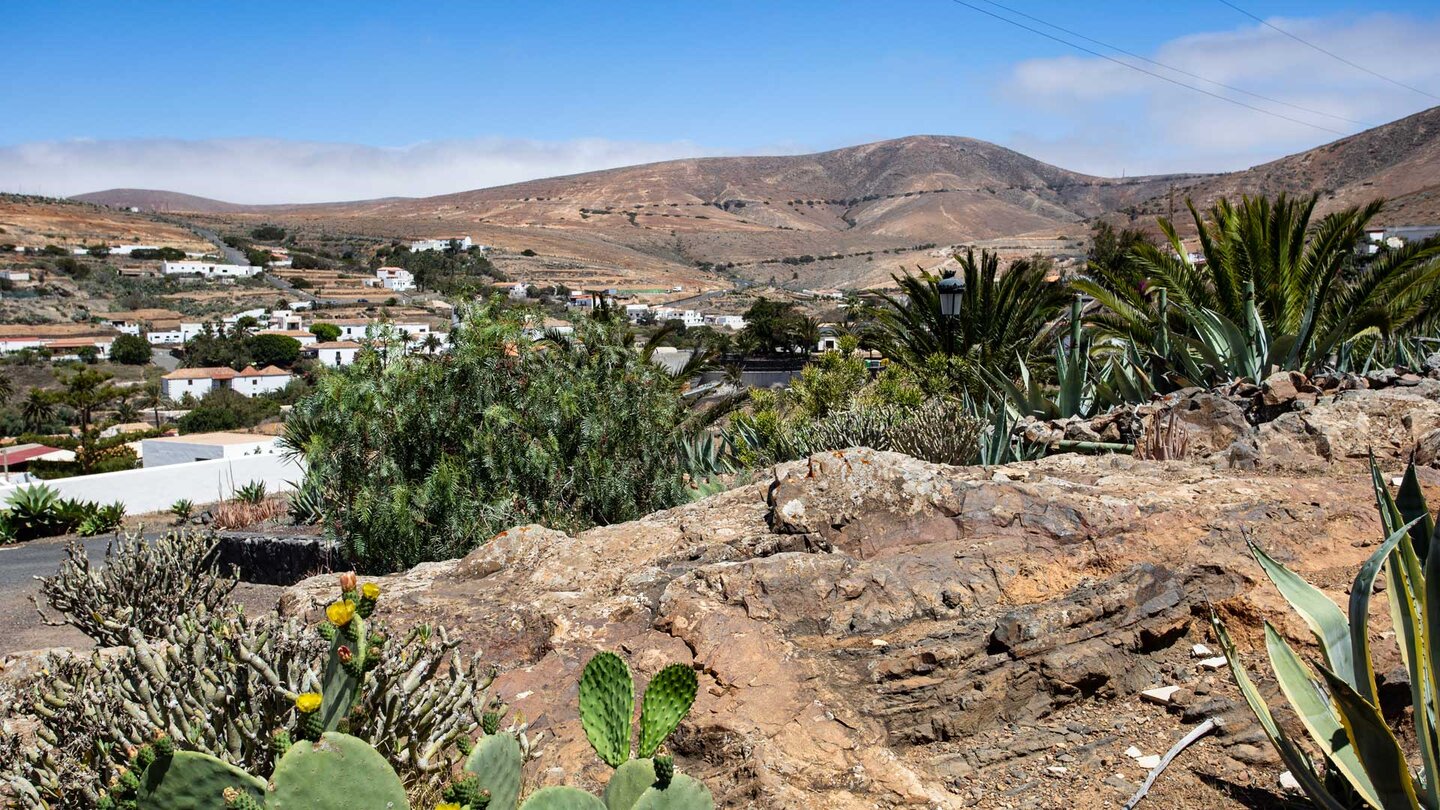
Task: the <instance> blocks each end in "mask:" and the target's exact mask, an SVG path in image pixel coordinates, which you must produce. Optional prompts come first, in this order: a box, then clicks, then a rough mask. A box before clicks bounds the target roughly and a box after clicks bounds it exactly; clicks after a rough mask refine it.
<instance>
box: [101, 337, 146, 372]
mask: <svg viewBox="0 0 1440 810" xmlns="http://www.w3.org/2000/svg"><path fill="white" fill-rule="evenodd" d="M110 361H111V362H112V363H123V364H125V365H127V366H143V365H145V364H146V363H148V362H150V342H149V341H147V340H146V339H145V338H142V337H140V336H139V335H121V336H119V337H117V338H115V342H114V343H112V344H110Z"/></svg>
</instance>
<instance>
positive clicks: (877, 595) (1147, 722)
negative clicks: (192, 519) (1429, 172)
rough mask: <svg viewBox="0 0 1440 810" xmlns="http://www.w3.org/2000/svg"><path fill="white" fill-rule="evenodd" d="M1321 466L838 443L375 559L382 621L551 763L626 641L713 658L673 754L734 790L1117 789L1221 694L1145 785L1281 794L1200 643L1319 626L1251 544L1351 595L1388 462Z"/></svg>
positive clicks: (309, 595)
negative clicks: (700, 488) (432, 548)
mask: <svg viewBox="0 0 1440 810" xmlns="http://www.w3.org/2000/svg"><path fill="white" fill-rule="evenodd" d="M1422 399H1423V398H1422ZM1427 402H1428V400H1427ZM1412 404H1413V403H1412ZM1429 405H1431V406H1433V405H1434V403H1433V402H1429ZM1407 407H1408V406H1407ZM1411 410H1413V411H1415V412H1416V413H1417V414H1420V416H1417V417H1416V418H1425V419H1429V418H1431V417H1432V416H1434V414H1432V413H1431V410H1430V409H1428V408H1427V406H1426V405H1424V404H1414V407H1413V408H1411ZM1426 414H1429V415H1426ZM1396 418H1402V417H1399V416H1397V417H1396ZM1391 426H1392V423H1391V422H1389V421H1387V422H1386V423H1385V425H1384V426H1379V427H1377V428H1376V429H1377V430H1383V431H1388V430H1389V429H1390V427H1391ZM1412 432H1414V431H1413V430H1412ZM1305 435H1310V433H1305ZM1352 438H1355V439H1356V440H1363V439H1364V438H1365V436H1363V435H1361V436H1358V437H1352ZM1372 441H1378V439H1372ZM1307 446H1308V445H1307ZM1347 447H1348V445H1347ZM1217 449H1218V448H1217ZM1335 455H1337V456H1339V457H1344V458H1348V457H1349V455H1350V453H1349V452H1348V451H1345V452H1342V453H1338V454H1335ZM1307 466H1308V468H1307ZM1307 466H1302V467H1300V468H1296V470H1295V471H1291V472H1276V471H1274V470H1268V471H1267V470H1259V471H1248V470H1232V469H1229V468H1228V467H1226V466H1225V465H1216V464H1210V463H1186V462H1147V461H1137V460H1135V459H1133V458H1130V457H1128V456H1102V457H1086V456H1075V455H1067V456H1057V457H1051V458H1049V459H1046V460H1042V461H1038V462H1029V463H1025V464H1017V465H1012V466H1007V467H1000V468H990V469H988V470H987V469H982V468H977V467H972V468H955V467H944V466H937V465H931V464H926V463H923V462H919V461H916V460H914V459H911V458H908V457H905V456H900V455H895V454H890V453H881V452H875V451H871V450H867V449H856V450H849V451H843V452H836V453H827V454H821V455H817V456H814V457H812V458H810V459H807V460H803V461H799V462H794V463H790V464H785V465H782V466H780V467H778V468H777V469H776V470H774V472H773V474H772V475H769V476H766V477H765V478H764V480H761V481H759V482H757V483H754V484H751V485H748V486H743V487H740V488H738V489H735V490H732V491H730V492H727V493H724V494H721V495H717V496H715V497H712V498H708V499H706V500H703V501H700V502H697V503H694V504H691V505H688V506H684V507H680V508H677V509H673V510H669V511H665V512H659V513H656V514H653V515H650V516H648V517H646V518H643V519H641V520H638V521H634V522H631V523H626V524H621V525H616V526H609V527H602V528H596V529H592V530H590V531H586V532H582V533H580V534H578V535H576V536H573V537H572V536H567V535H565V534H562V533H559V532H555V531H551V530H548V529H544V528H541V527H537V526H527V527H520V528H517V529H513V530H511V531H508V532H504V533H502V534H501V535H499V536H497V537H496V538H494V539H493V540H492V541H491V542H490V543H489V544H487V545H486V546H484V547H482V548H480V549H478V550H477V551H475V552H474V553H472V554H471V555H469V556H468V557H466V558H464V559H462V560H456V561H451V562H443V563H431V564H426V565H422V566H420V567H418V568H416V569H413V570H412V571H410V572H407V573H404V574H400V575H396V576H392V577H387V578H384V579H383V580H382V585H383V586H384V587H385V588H386V591H387V597H386V599H385V602H384V604H385V609H386V611H388V615H387V616H386V618H388V619H389V620H390V621H391V622H392V623H395V624H404V623H410V622H432V623H441V624H444V625H447V626H449V627H451V628H452V629H454V630H456V631H458V633H459V635H461V636H462V637H463V638H465V639H466V643H467V644H468V645H470V646H472V647H479V648H481V649H483V650H484V651H485V652H486V653H487V657H488V658H489V659H490V660H491V661H492V662H494V664H495V665H496V666H497V667H499V669H500V671H501V674H500V676H499V678H498V679H497V681H496V685H495V689H496V691H497V693H498V695H499V696H500V697H501V698H502V699H503V700H505V701H506V702H507V703H509V704H510V705H511V706H512V707H513V710H514V711H516V712H518V713H520V714H521V715H523V716H524V717H525V718H526V719H528V720H530V721H531V722H532V723H533V725H534V727H535V728H538V729H542V730H544V731H546V732H547V736H546V740H545V742H544V743H543V745H542V746H541V747H542V751H543V753H542V756H541V757H540V758H539V759H538V760H537V761H536V762H535V763H534V764H532V765H531V766H530V768H529V770H528V772H527V777H528V779H529V780H530V781H531V782H532V783H535V784H549V783H557V782H568V783H571V784H581V785H588V786H590V787H594V786H596V785H598V784H603V782H604V781H605V779H606V778H607V777H608V769H607V768H606V767H605V766H603V765H602V764H600V763H599V762H598V761H597V760H596V759H595V757H594V755H593V754H592V753H591V752H590V750H589V747H588V745H587V743H586V742H585V740H584V737H583V734H582V733H581V730H580V727H579V722H578V719H577V715H576V682H577V680H578V676H579V672H580V669H581V668H582V667H583V666H584V664H585V662H586V661H587V660H588V659H589V658H590V656H591V655H593V654H594V652H596V651H597V650H601V649H612V650H618V651H620V652H621V654H622V655H624V656H626V657H627V658H628V659H629V660H630V662H631V665H632V667H633V668H634V669H635V670H636V671H637V677H638V678H639V680H640V681H642V682H643V681H644V680H645V679H646V678H648V677H649V676H650V675H652V674H653V673H655V672H656V671H658V670H659V669H660V667H662V666H663V665H664V664H666V663H668V662H670V661H681V662H684V663H687V664H690V665H693V666H694V667H696V668H697V670H698V671H699V672H700V675H701V693H700V698H699V700H698V702H697V704H696V707H695V710H694V711H693V712H692V713H691V715H690V718H689V719H688V720H687V721H686V723H685V724H684V725H682V727H681V729H680V731H679V732H678V733H677V734H676V736H675V737H674V738H672V741H671V747H672V749H673V750H674V752H675V753H676V754H677V755H678V759H679V763H680V767H681V769H682V770H684V771H686V772H689V773H692V774H694V775H697V776H700V777H702V778H704V779H705V780H706V781H707V782H708V783H709V784H710V785H711V787H712V789H713V790H714V791H715V794H716V798H717V801H718V803H719V804H720V805H721V806H724V807H730V808H741V807H747V808H748V807H765V808H771V807H774V808H790V807H806V808H811V807H824V808H856V809H857V810H858V809H859V808H875V807H936V808H951V807H967V806H984V807H1055V806H1060V805H1062V804H1063V805H1065V806H1069V807H1073V808H1088V807H1114V806H1118V805H1119V804H1120V803H1121V802H1123V800H1124V798H1125V796H1126V795H1128V793H1129V791H1131V790H1133V788H1134V786H1135V784H1137V783H1138V782H1139V781H1141V780H1142V779H1143V777H1144V771H1143V770H1142V769H1140V768H1139V767H1137V766H1136V765H1135V764H1134V763H1133V762H1132V761H1131V759H1130V758H1127V757H1126V756H1125V755H1124V753H1123V752H1124V751H1125V750H1126V749H1127V747H1129V746H1132V745H1138V746H1140V748H1142V749H1144V750H1145V752H1146V753H1152V754H1153V753H1163V751H1164V749H1165V748H1167V747H1168V746H1169V745H1170V744H1171V743H1173V742H1174V740H1175V739H1178V737H1179V736H1181V735H1182V734H1183V733H1184V732H1185V730H1186V728H1187V727H1188V726H1189V725H1190V724H1193V723H1195V722H1199V721H1200V720H1201V719H1203V718H1205V717H1207V716H1218V717H1221V718H1222V719H1224V720H1226V721H1227V725H1226V726H1225V728H1224V729H1223V734H1222V735H1220V736H1219V737H1217V738H1215V739H1212V740H1207V741H1206V742H1203V743H1201V744H1199V745H1197V746H1195V747H1194V748H1192V749H1191V751H1190V752H1187V756H1186V758H1185V759H1184V760H1182V762H1181V763H1180V764H1178V765H1177V766H1176V768H1175V771H1174V772H1173V773H1167V776H1166V777H1165V779H1164V780H1162V783H1161V784H1160V785H1159V786H1157V788H1156V791H1155V793H1153V794H1152V796H1153V797H1155V799H1156V800H1157V801H1159V804H1156V805H1155V806H1171V807H1184V806H1196V807H1200V806H1205V807H1241V806H1255V805H1247V804H1239V803H1235V799H1234V796H1236V795H1239V794H1237V793H1236V791H1240V792H1242V793H1243V792H1244V791H1247V790H1252V789H1263V790H1270V789H1274V784H1275V777H1276V776H1277V775H1278V771H1279V769H1278V768H1275V767H1272V766H1271V759H1272V757H1271V754H1270V752H1269V748H1268V745H1267V744H1266V743H1264V742H1263V738H1261V737H1259V736H1258V734H1257V732H1256V730H1255V729H1253V727H1250V726H1249V725H1248V722H1247V719H1246V716H1245V714H1244V712H1243V711H1239V710H1237V709H1236V706H1235V704H1234V702H1233V699H1234V691H1233V688H1232V687H1230V685H1229V681H1228V675H1227V674H1226V673H1224V672H1223V671H1221V672H1207V671H1206V670H1204V669H1202V668H1200V667H1198V666H1197V664H1196V663H1195V661H1194V659H1193V658H1192V656H1191V649H1192V646H1193V645H1194V644H1196V643H1205V642H1207V641H1209V639H1208V630H1207V627H1206V622H1205V617H1206V616H1208V611H1209V606H1210V605H1214V606H1216V607H1217V608H1218V609H1219V610H1220V611H1221V612H1222V614H1223V615H1225V616H1226V617H1228V619H1229V620H1230V621H1231V623H1232V631H1233V632H1234V633H1235V634H1236V635H1238V636H1239V637H1240V639H1241V641H1242V643H1245V644H1246V645H1247V646H1252V645H1253V642H1254V639H1255V634H1254V631H1255V628H1257V627H1258V620H1259V618H1260V617H1268V618H1272V619H1273V620H1275V621H1276V622H1277V623H1278V624H1279V626H1280V627H1281V628H1282V630H1283V631H1284V632H1286V633H1287V634H1290V635H1292V636H1294V637H1295V638H1297V639H1303V638H1305V636H1304V628H1303V626H1302V625H1300V623H1299V622H1298V620H1295V619H1292V618H1291V617H1290V616H1289V615H1288V614H1287V613H1286V612H1285V611H1284V606H1283V604H1282V602H1281V600H1280V598H1279V597H1278V595H1276V594H1274V592H1273V591H1272V590H1271V589H1270V588H1269V587H1268V586H1267V585H1266V584H1265V583H1264V582H1263V581H1262V576H1261V574H1260V572H1259V569H1258V567H1257V566H1256V565H1255V564H1254V563H1253V561H1252V560H1251V559H1250V558H1249V556H1248V555H1247V553H1246V550H1245V541H1246V539H1247V538H1250V539H1253V540H1254V541H1255V542H1258V543H1260V544H1261V545H1263V546H1264V547H1265V548H1266V549H1267V550H1268V551H1270V553H1271V554H1273V555H1274V556H1276V557H1277V558H1278V559H1281V560H1282V561H1284V562H1286V563H1287V564H1289V565H1291V566H1293V567H1294V568H1295V569H1296V570H1298V571H1300V572H1301V573H1302V574H1304V575H1306V576H1307V577H1308V578H1310V579H1311V581H1313V582H1315V583H1316V584H1317V585H1319V586H1320V587H1322V588H1326V589H1329V590H1331V591H1332V593H1333V595H1334V596H1335V597H1336V598H1337V599H1343V598H1344V593H1343V589H1344V587H1345V585H1346V583H1348V581H1349V579H1350V577H1351V576H1352V575H1353V572H1354V569H1355V568H1356V567H1357V566H1358V564H1359V562H1360V561H1361V560H1362V559H1363V558H1364V557H1365V556H1366V554H1367V553H1368V549H1367V548H1366V546H1372V545H1374V544H1375V543H1376V542H1377V541H1378V540H1379V539H1380V538H1379V526H1378V522H1377V521H1376V519H1375V516H1374V507H1373V495H1372V492H1371V489H1370V484H1369V481H1368V478H1367V477H1366V475H1365V474H1364V472H1363V468H1362V467H1361V466H1359V465H1357V464H1349V463H1334V464H1331V463H1327V462H1325V461H1323V460H1321V459H1320V457H1319V456H1311V457H1310V460H1309V461H1307ZM1391 467H1392V468H1393V469H1395V470H1398V467H1395V465H1394V464H1393V463H1392V464H1391ZM1426 483H1427V485H1433V484H1435V483H1437V480H1436V477H1435V476H1434V475H1433V473H1430V472H1429V471H1427V477H1426ZM1434 498H1435V501H1440V493H1435V495H1434ZM332 588H333V583H332V581H331V579H330V578H329V577H323V578H316V579H314V580H308V581H306V582H304V583H301V584H300V585H298V586H296V587H295V588H293V589H292V590H291V591H290V592H289V593H288V594H287V596H286V598H285V599H284V600H282V609H283V610H286V611H289V612H292V613H310V614H312V615H315V616H318V609H319V606H320V600H323V599H326V598H328V597H329V595H330V593H331V591H332ZM1377 601H1378V602H1383V600H1377ZM1165 685H1177V686H1181V687H1182V690H1181V691H1180V693H1179V694H1177V695H1176V697H1175V700H1174V701H1173V704H1174V705H1173V706H1172V707H1170V708H1168V709H1167V708H1164V707H1158V706H1151V705H1148V704H1142V703H1141V702H1140V701H1139V700H1138V697H1137V695H1138V693H1139V692H1140V691H1141V690H1144V689H1148V688H1151V687H1156V686H1165ZM1258 795H1261V796H1264V795H1266V794H1264V793H1263V792H1262V793H1260V794H1258Z"/></svg>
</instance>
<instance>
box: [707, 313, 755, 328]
mask: <svg viewBox="0 0 1440 810" xmlns="http://www.w3.org/2000/svg"><path fill="white" fill-rule="evenodd" d="M705 324H706V325H707V326H719V327H723V328H725V329H734V330H735V331H737V332H738V331H739V330H741V329H744V328H745V316H744V315H706V316H705Z"/></svg>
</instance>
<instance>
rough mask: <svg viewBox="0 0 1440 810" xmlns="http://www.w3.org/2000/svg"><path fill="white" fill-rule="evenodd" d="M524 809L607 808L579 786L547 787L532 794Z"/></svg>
mask: <svg viewBox="0 0 1440 810" xmlns="http://www.w3.org/2000/svg"><path fill="white" fill-rule="evenodd" d="M522 810H605V803H604V802H602V801H600V800H599V799H597V798H595V797H594V796H591V795H590V794H589V793H586V792H585V791H583V790H580V789H579V788H572V787H547V788H541V789H539V790H537V791H535V792H534V793H532V794H530V798H528V799H526V800H525V805H524V807H523V809H522Z"/></svg>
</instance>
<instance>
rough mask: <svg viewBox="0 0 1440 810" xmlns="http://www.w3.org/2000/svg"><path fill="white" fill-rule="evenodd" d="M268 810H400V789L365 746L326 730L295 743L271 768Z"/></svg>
mask: <svg viewBox="0 0 1440 810" xmlns="http://www.w3.org/2000/svg"><path fill="white" fill-rule="evenodd" d="M271 782H272V783H273V784H274V787H273V788H271V790H270V792H269V795H268V801H267V802H266V803H265V806H266V807H267V808H269V810H404V809H405V808H406V807H408V806H409V804H408V803H407V801H406V798H405V786H404V785H403V784H401V783H400V777H398V776H396V775H395V771H393V770H392V769H391V768H390V763H388V762H386V761H385V758H384V757H382V756H381V755H380V754H379V753H377V752H376V751H375V749H374V748H371V747H370V744H369V743H367V742H365V741H364V740H360V739H357V738H355V737H351V736H349V735H348V734H337V733H335V732H333V731H331V732H326V733H325V735H324V736H322V737H321V738H320V741H319V742H316V743H311V742H308V741H307V742H297V743H295V744H294V745H293V746H291V747H290V750H289V751H288V752H286V754H285V756H283V757H281V759H280V762H279V763H278V764H277V765H276V766H275V773H274V775H273V776H272V777H271Z"/></svg>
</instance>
